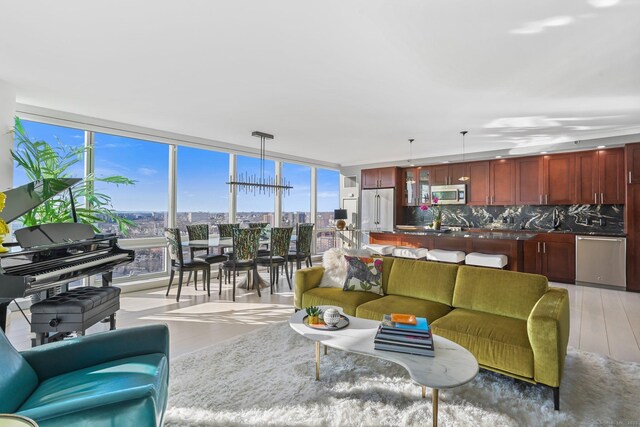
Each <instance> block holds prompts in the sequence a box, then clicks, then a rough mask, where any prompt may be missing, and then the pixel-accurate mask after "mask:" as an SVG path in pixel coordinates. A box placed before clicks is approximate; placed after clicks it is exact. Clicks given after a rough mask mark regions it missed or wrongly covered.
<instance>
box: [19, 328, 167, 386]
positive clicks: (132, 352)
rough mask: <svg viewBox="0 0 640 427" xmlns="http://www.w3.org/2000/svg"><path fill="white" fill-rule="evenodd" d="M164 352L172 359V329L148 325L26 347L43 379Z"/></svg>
mask: <svg viewBox="0 0 640 427" xmlns="http://www.w3.org/2000/svg"><path fill="white" fill-rule="evenodd" d="M151 353H161V354H164V355H166V357H167V360H169V329H168V328H167V326H166V325H148V326H140V327H136V328H129V329H119V330H116V331H109V332H104V333H97V334H92V335H87V336H84V337H82V338H79V339H78V338H77V339H70V340H64V341H61V342H56V343H51V344H47V345H43V346H39V347H36V348H33V349H31V350H27V351H23V352H22V353H21V354H22V356H23V357H24V358H25V360H26V361H27V363H29V365H31V367H32V368H33V369H34V370H35V372H36V374H37V375H38V379H39V380H40V381H44V380H46V379H48V378H51V377H55V376H57V375H61V374H65V373H68V372H72V371H77V370H79V369H84V368H88V367H90V366H95V365H99V364H101V363H106V362H110V361H113V360H117V359H122V358H125V357H133V356H140V355H145V354H151Z"/></svg>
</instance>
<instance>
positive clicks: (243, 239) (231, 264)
mask: <svg viewBox="0 0 640 427" xmlns="http://www.w3.org/2000/svg"><path fill="white" fill-rule="evenodd" d="M232 239H233V253H234V254H235V256H234V257H233V258H231V259H229V260H227V261H225V262H223V263H221V264H220V265H219V267H218V280H219V282H220V289H219V291H218V295H222V272H223V271H224V272H225V273H226V272H229V273H231V276H232V277H233V279H232V280H233V300H234V301H235V300H236V273H237V272H239V271H246V272H247V289H248V288H249V276H250V274H249V273H252V274H251V278H252V282H253V284H254V285H255V287H256V289H257V290H258V296H262V295H261V294H260V286H259V285H258V283H257V281H258V280H257V279H258V269H257V264H256V258H257V256H258V246H260V229H259V228H236V229H234V230H233V237H232Z"/></svg>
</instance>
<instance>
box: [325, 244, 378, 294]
mask: <svg viewBox="0 0 640 427" xmlns="http://www.w3.org/2000/svg"><path fill="white" fill-rule="evenodd" d="M345 255H349V256H371V255H372V253H371V251H370V250H368V249H349V250H345V249H342V248H331V249H329V250H327V251H325V253H324V254H322V266H323V267H324V274H323V275H322V280H321V281H320V284H319V285H318V287H319V288H342V287H343V286H344V281H345V280H346V279H347V260H346V259H345V258H344V256H345Z"/></svg>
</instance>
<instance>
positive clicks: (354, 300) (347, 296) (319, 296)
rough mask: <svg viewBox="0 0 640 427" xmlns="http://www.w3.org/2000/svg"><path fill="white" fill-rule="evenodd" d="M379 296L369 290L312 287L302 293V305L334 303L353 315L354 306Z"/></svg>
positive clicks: (354, 311) (354, 312) (303, 306)
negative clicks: (356, 290) (353, 290)
mask: <svg viewBox="0 0 640 427" xmlns="http://www.w3.org/2000/svg"><path fill="white" fill-rule="evenodd" d="M378 298H381V296H380V295H377V294H374V293H371V292H345V291H343V290H342V289H337V288H313V289H310V290H308V291H307V292H305V293H304V294H302V307H300V308H306V307H311V306H318V305H336V306H338V307H342V308H343V309H344V312H345V314H348V315H351V316H355V315H356V307H358V306H359V305H360V304H364V303H365V302H369V301H373V300H374V299H378Z"/></svg>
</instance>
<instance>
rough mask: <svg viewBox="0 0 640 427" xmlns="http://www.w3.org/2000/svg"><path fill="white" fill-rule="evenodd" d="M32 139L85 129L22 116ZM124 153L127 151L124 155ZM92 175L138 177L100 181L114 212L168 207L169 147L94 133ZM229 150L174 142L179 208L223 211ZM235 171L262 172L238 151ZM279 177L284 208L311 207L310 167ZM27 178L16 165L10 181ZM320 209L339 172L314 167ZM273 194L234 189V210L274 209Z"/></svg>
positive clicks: (69, 138)
mask: <svg viewBox="0 0 640 427" xmlns="http://www.w3.org/2000/svg"><path fill="white" fill-rule="evenodd" d="M22 123H23V125H24V127H25V130H26V132H27V135H28V136H29V137H30V138H31V139H36V140H44V141H47V142H49V143H50V144H51V145H52V146H54V147H57V146H62V145H66V146H71V147H82V146H83V145H84V131H82V130H80V129H74V128H67V127H62V126H56V125H49V124H43V123H39V122H33V121H28V120H23V121H22ZM124 153H126V155H123V154H124ZM94 155H95V156H94V157H95V175H96V177H104V176H109V175H122V176H125V177H127V178H130V179H133V180H135V181H136V183H135V185H132V186H115V185H113V184H109V185H105V184H99V185H97V186H96V190H97V191H101V192H104V193H105V194H108V195H109V196H110V197H111V199H112V203H113V207H114V209H115V210H116V211H118V212H154V211H163V210H166V209H167V206H168V198H167V194H168V165H169V146H168V145H167V144H162V143H157V142H150V141H145V140H140V139H134V138H128V137H122V136H117V135H110V134H103V133H95V150H94ZM228 170H229V154H228V153H224V152H218V151H211V150H204V149H199V148H192V147H184V146H179V147H178V154H177V176H178V183H177V185H178V192H177V209H178V210H179V211H183V212H199V211H200V212H211V213H220V212H227V211H228V205H229V186H228V185H227V184H226V182H227V181H228V180H229V176H228ZM69 172H70V175H72V176H75V177H83V174H84V165H83V160H82V159H80V161H79V162H78V163H76V164H75V165H73V166H72V167H71V168H70V169H69ZM237 172H238V174H240V173H250V174H258V175H259V174H260V159H259V158H254V157H246V156H240V155H238V156H237ZM274 174H275V162H274V161H273V160H269V159H266V160H265V162H264V175H265V177H273V176H274ZM283 176H284V178H285V179H286V180H288V181H289V182H290V184H291V185H292V186H293V189H292V190H291V192H290V194H289V195H285V196H284V197H283V211H291V212H295V211H309V210H310V204H311V173H310V167H309V166H305V165H300V164H294V163H284V164H283ZM26 182H28V179H27V178H26V176H25V174H24V171H22V170H21V169H20V168H17V167H14V186H17V185H21V184H24V183H26ZM317 185H318V191H317V207H318V212H333V210H334V209H337V208H339V207H340V206H339V173H338V172H337V171H333V170H326V169H318V174H317ZM273 209H274V200H273V196H265V195H255V196H254V195H253V194H244V193H242V192H240V191H239V192H238V197H237V211H238V212H269V211H271V212H273Z"/></svg>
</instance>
